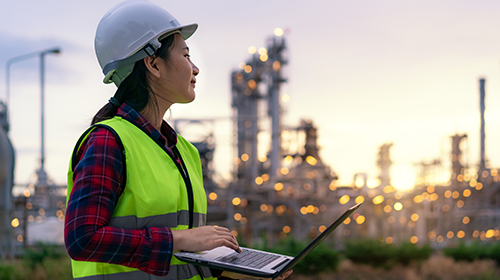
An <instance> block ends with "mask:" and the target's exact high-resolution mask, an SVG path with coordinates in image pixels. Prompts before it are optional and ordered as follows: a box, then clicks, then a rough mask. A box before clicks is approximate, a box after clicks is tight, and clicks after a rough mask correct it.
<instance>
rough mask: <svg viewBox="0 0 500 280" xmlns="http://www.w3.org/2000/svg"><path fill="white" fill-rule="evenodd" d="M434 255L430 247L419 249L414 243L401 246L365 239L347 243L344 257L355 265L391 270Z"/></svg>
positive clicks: (425, 246)
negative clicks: (396, 266)
mask: <svg viewBox="0 0 500 280" xmlns="http://www.w3.org/2000/svg"><path fill="white" fill-rule="evenodd" d="M431 254H432V249H431V247H430V246H429V245H424V246H421V247H418V246H417V245H416V244H412V243H402V244H401V245H399V246H394V245H391V244H386V243H385V242H381V241H379V240H375V239H364V240H358V241H350V242H347V243H346V246H345V250H344V255H345V256H346V258H348V259H350V260H351V261H352V262H354V263H359V264H368V265H370V266H373V267H383V268H386V269H388V268H390V267H392V266H394V265H395V264H401V265H404V266H407V265H409V264H411V263H412V262H422V261H424V260H426V259H428V258H429V257H430V256H431Z"/></svg>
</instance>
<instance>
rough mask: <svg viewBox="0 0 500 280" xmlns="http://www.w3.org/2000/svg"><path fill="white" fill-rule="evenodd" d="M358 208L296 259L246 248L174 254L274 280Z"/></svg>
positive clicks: (354, 207)
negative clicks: (238, 251) (238, 250)
mask: <svg viewBox="0 0 500 280" xmlns="http://www.w3.org/2000/svg"><path fill="white" fill-rule="evenodd" d="M359 206H361V203H358V204H356V205H354V206H353V207H351V208H349V209H348V210H347V211H345V212H344V213H343V214H342V215H341V216H340V217H339V218H338V219H337V220H336V221H335V222H333V223H332V224H331V225H330V226H329V227H328V228H327V229H325V230H324V231H323V232H322V233H321V234H320V235H319V236H318V237H316V238H315V239H314V240H313V241H312V242H311V243H309V245H307V247H306V248H305V249H304V250H302V252H300V253H299V254H298V255H297V256H295V258H294V257H289V256H285V255H280V254H274V253H269V252H265V251H260V250H254V249H250V248H243V247H241V250H242V252H241V253H237V252H235V251H234V250H233V249H230V248H228V247H224V246H222V247H218V248H215V249H212V250H208V251H202V252H196V253H190V252H177V253H175V254H174V255H175V256H176V257H177V258H178V259H179V260H181V261H185V262H187V263H192V264H195V265H199V266H206V267H210V268H214V269H219V270H224V271H231V272H236V273H240V274H245V275H250V276H255V277H262V278H272V279H274V278H276V277H278V276H280V275H281V274H283V273H284V272H286V271H287V270H288V269H290V268H292V267H293V266H295V265H296V264H297V263H298V262H299V261H300V260H302V259H303V258H304V257H305V256H306V255H307V254H308V253H309V252H311V250H312V249H314V248H315V247H316V246H317V245H318V244H319V243H321V241H323V240H324V239H325V238H326V237H327V236H328V235H329V234H330V233H331V232H332V231H334V230H335V229H336V228H337V227H338V226H339V225H341V224H342V223H343V222H344V221H345V219H347V218H348V217H349V216H350V215H351V214H352V213H354V211H356V210H357V209H358V208H359Z"/></svg>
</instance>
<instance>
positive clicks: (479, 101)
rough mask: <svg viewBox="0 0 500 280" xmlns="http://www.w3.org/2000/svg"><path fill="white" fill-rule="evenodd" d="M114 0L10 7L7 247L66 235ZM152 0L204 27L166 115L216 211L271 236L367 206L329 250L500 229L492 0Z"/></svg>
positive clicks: (6, 26) (252, 232)
mask: <svg viewBox="0 0 500 280" xmlns="http://www.w3.org/2000/svg"><path fill="white" fill-rule="evenodd" d="M119 2H120V1H94V0H90V1H60V0H54V1H32V0H25V1H15V2H12V3H11V2H5V3H2V6H1V7H2V8H1V9H0V38H1V43H0V77H5V78H4V79H0V88H2V89H5V90H0V101H1V102H2V103H1V106H0V118H1V124H2V127H1V128H0V140H1V141H0V144H1V147H0V151H1V152H0V160H1V162H0V167H1V168H2V170H1V171H0V179H1V180H2V181H0V182H1V183H0V186H1V187H2V188H1V190H0V191H1V192H0V193H1V197H2V199H1V202H0V211H1V213H0V214H1V215H0V216H1V217H0V221H1V223H0V229H1V240H2V244H1V245H2V257H3V258H7V257H8V256H15V255H19V254H22V252H23V250H25V249H26V248H27V247H30V246H33V245H35V244H37V243H38V242H43V243H45V244H63V239H62V238H63V236H62V230H63V226H62V225H63V221H64V214H65V196H66V192H65V190H66V173H67V168H68V163H69V156H70V154H71V151H72V149H73V147H74V144H75V143H76V140H77V139H78V137H79V136H80V134H81V133H82V132H83V131H84V130H85V129H86V128H87V127H88V126H89V124H90V120H91V118H92V117H93V116H94V114H95V113H96V112H97V111H98V109H99V108H101V107H102V106H103V105H104V104H106V103H107V101H108V99H109V97H111V96H112V95H113V94H114V91H115V89H116V88H115V86H114V85H105V84H103V83H102V79H103V75H102V72H101V69H100V67H99V65H98V63H97V59H96V58H95V53H94V47H93V44H94V35H95V30H96V27H97V24H98V23H99V20H100V19H101V17H102V16H103V15H104V14H105V13H106V11H108V10H109V9H110V8H112V7H113V6H114V5H116V4H117V3H119ZM151 2H153V3H155V4H157V5H159V6H161V7H164V8H165V9H167V10H168V11H169V12H170V13H172V14H173V15H174V16H175V17H176V18H177V19H178V20H179V21H180V22H181V23H183V24H187V23H193V22H196V23H198V24H199V29H198V31H197V32H196V33H195V34H194V36H193V37H191V38H190V39H189V40H188V41H187V43H188V45H189V47H190V52H191V58H192V60H193V61H194V63H195V64H197V66H198V67H199V68H200V74H199V76H198V77H197V81H198V82H197V85H196V93H197V98H196V100H195V101H194V102H193V103H191V104H184V105H174V106H173V107H172V108H171V110H170V111H169V112H168V113H167V115H166V116H165V119H166V120H167V121H168V122H169V123H170V124H171V125H172V126H174V127H175V128H176V130H177V131H178V132H179V133H180V134H181V135H183V136H185V137H186V138H187V139H188V140H190V141H191V142H193V143H195V145H196V146H197V147H198V149H199V150H200V156H201V157H202V163H203V170H204V179H205V187H206V190H207V199H208V203H209V216H208V219H209V223H211V224H217V225H223V226H226V227H228V228H230V230H231V231H232V232H233V234H234V235H236V236H237V237H238V239H239V240H240V242H241V243H244V244H246V245H248V246H254V247H266V248H272V247H273V246H277V245H279V244H280V242H282V241H283V240H290V238H293V240H298V241H307V240H309V239H310V238H312V237H315V236H317V235H318V234H319V233H321V232H322V231H323V230H324V229H325V228H326V226H328V225H329V224H330V223H331V222H332V221H333V220H334V219H335V218H336V217H337V216H338V215H340V214H341V213H342V212H343V211H344V210H346V209H347V208H348V207H350V206H352V205H354V204H355V203H360V202H363V206H362V207H361V208H360V209H359V211H358V212H357V213H356V214H355V215H354V216H353V217H351V218H350V219H348V220H347V221H346V222H345V223H344V224H343V225H342V226H341V227H339V228H338V229H337V230H336V231H335V232H334V233H333V234H332V236H331V237H330V238H329V244H331V247H333V248H335V249H336V250H338V251H345V250H347V249H348V248H350V247H349V246H347V245H346V244H351V245H352V244H354V243H346V242H357V241H358V240H375V241H377V242H378V243H380V244H385V245H391V246H403V245H404V244H406V243H408V244H412V245H414V246H416V248H421V247H422V246H424V245H425V246H428V247H429V248H431V249H432V250H441V249H446V248H454V247H457V246H458V245H459V244H462V245H463V244H483V245H484V244H495V242H496V241H497V240H498V239H500V231H499V229H498V224H499V222H500V210H499V208H500V183H498V179H499V176H500V175H499V174H498V169H497V168H498V167H500V158H499V156H498V155H499V154H500V146H499V145H497V144H496V143H497V142H498V141H499V140H500V131H499V130H498V129H497V128H498V127H499V124H500V110H499V109H500V108H499V105H498V104H500V102H499V101H500V95H499V94H498V92H500V77H499V74H500V73H499V70H500V65H499V62H500V36H498V35H497V34H498V28H499V26H500V23H499V21H498V13H499V12H500V3H499V2H497V1H493V0H481V1H474V2H471V1H451V0H440V1H428V0H423V1H411V2H401V1H395V0H381V1H365V0H362V1H354V2H352V1H351V2H346V1H309V2H304V1H298V0H289V1H259V0H257V1H252V2H241V1H237V2H235V1H222V0H221V1H189V2H186V1H182V2H181V1H155V0H152V1H151ZM14 159H15V160H14ZM475 242H479V243H475ZM378 243H376V244H378ZM380 244H379V245H380ZM365 245H366V244H365ZM385 245H384V246H385ZM366 246H368V245H366ZM377 246H378V245H377ZM464 246H465V245H464ZM288 247H290V246H288ZM357 250H358V251H359V250H360V249H359V248H358V249H357ZM485 250H486V249H485ZM490 250H491V249H490ZM415 254H416V253H415ZM415 254H413V255H415ZM344 255H348V254H344ZM353 258H354V257H353ZM490 258H493V257H491V256H490Z"/></svg>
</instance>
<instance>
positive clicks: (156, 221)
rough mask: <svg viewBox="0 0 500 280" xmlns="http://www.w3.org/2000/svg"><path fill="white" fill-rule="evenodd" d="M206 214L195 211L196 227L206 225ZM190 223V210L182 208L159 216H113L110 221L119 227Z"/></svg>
mask: <svg viewBox="0 0 500 280" xmlns="http://www.w3.org/2000/svg"><path fill="white" fill-rule="evenodd" d="M206 216H207V215H205V214H201V213H194V217H193V218H194V220H193V224H194V227H201V226H204V225H205V221H206V220H207V219H206ZM188 223H189V211H187V210H181V211H179V212H177V213H168V214H163V215H157V216H150V217H144V218H139V217H136V216H125V217H113V218H112V219H111V222H110V223H109V225H110V226H112V227H119V228H144V227H151V225H164V226H166V227H169V228H177V227H178V226H179V225H187V224H188Z"/></svg>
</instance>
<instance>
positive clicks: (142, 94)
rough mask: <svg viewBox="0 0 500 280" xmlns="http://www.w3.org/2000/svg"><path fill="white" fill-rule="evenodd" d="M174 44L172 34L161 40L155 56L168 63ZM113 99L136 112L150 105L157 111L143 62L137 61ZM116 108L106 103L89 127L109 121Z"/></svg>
mask: <svg viewBox="0 0 500 280" xmlns="http://www.w3.org/2000/svg"><path fill="white" fill-rule="evenodd" d="M173 42H174V34H172V35H170V36H168V37H166V38H164V39H162V40H161V41H160V43H161V47H160V48H158V50H157V51H156V54H155V56H156V57H158V58H161V59H164V60H165V61H167V62H168V59H169V56H170V50H169V48H170V47H171V46H172V44H173ZM114 97H115V98H116V99H118V100H119V102H122V103H127V105H129V106H130V107H132V108H133V109H134V110H136V111H137V112H140V111H142V110H143V109H144V108H146V105H147V104H149V103H151V104H154V105H155V106H156V109H157V110H159V109H158V104H157V103H156V99H155V98H154V92H153V90H152V89H151V86H150V84H149V73H148V69H147V68H146V64H144V60H143V59H141V60H139V61H137V62H136V63H135V65H134V69H133V70H132V73H130V75H128V77H127V78H125V79H124V80H123V81H122V83H121V84H120V86H119V87H118V89H117V90H116V92H115V95H114ZM117 111H118V108H117V107H116V106H115V105H113V104H111V103H109V102H108V103H106V105H104V106H103V107H102V108H101V109H100V110H99V111H98V112H97V113H96V114H95V116H94V118H92V122H91V125H93V124H95V123H98V122H100V121H104V120H107V119H111V118H113V117H114V116H115V115H116V112H117Z"/></svg>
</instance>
